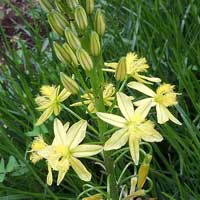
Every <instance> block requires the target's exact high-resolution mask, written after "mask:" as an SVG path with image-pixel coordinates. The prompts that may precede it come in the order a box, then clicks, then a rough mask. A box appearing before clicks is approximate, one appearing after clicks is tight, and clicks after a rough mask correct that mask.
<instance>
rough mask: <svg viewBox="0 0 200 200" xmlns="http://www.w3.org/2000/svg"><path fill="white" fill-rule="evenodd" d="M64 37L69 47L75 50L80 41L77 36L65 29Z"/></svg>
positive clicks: (78, 46)
mask: <svg viewBox="0 0 200 200" xmlns="http://www.w3.org/2000/svg"><path fill="white" fill-rule="evenodd" d="M65 37H66V39H67V42H68V43H69V45H70V47H71V48H72V49H73V50H74V51H75V50H76V49H78V48H80V47H81V42H80V40H79V38H78V37H77V36H76V35H75V34H74V33H73V32H72V31H71V30H70V29H69V28H66V29H65Z"/></svg>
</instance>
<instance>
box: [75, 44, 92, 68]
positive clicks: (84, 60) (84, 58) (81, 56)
mask: <svg viewBox="0 0 200 200" xmlns="http://www.w3.org/2000/svg"><path fill="white" fill-rule="evenodd" d="M76 56H77V58H78V61H79V62H80V64H81V66H82V67H83V69H84V70H85V71H90V70H92V69H93V62H92V59H91V57H90V56H89V54H88V53H87V51H85V50H84V49H83V48H79V49H78V50H77V51H76Z"/></svg>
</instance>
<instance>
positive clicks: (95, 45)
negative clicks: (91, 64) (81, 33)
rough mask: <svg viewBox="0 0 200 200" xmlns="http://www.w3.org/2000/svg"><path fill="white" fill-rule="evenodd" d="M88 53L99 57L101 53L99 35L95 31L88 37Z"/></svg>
mask: <svg viewBox="0 0 200 200" xmlns="http://www.w3.org/2000/svg"><path fill="white" fill-rule="evenodd" d="M90 51H91V54H92V55H93V56H99V54H100V52H101V45H100V41H99V35H98V34H97V33H96V32H95V31H92V33H91V36H90Z"/></svg>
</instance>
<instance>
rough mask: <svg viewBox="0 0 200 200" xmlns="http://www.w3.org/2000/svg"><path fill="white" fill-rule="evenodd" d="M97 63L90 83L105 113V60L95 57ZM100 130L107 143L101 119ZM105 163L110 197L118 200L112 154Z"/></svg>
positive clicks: (101, 138) (109, 154) (98, 108)
mask: <svg viewBox="0 0 200 200" xmlns="http://www.w3.org/2000/svg"><path fill="white" fill-rule="evenodd" d="M93 61H94V63H95V67H94V69H93V70H92V71H91V72H90V73H89V76H90V83H91V86H92V89H93V92H94V97H95V106H96V109H97V111H100V112H105V106H104V100H103V89H104V87H103V86H104V85H103V84H104V77H103V71H102V68H103V58H102V56H100V57H95V58H93ZM97 123H98V128H99V138H100V140H101V142H102V143H105V140H106V138H105V135H104V133H105V132H107V131H108V130H107V125H106V124H105V123H104V122H103V121H102V120H100V119H97ZM104 162H105V167H106V171H107V176H108V177H109V178H110V181H109V182H110V184H109V191H110V197H111V199H112V200H118V199H119V194H118V186H117V181H116V177H115V169H114V162H113V159H112V158H111V152H104Z"/></svg>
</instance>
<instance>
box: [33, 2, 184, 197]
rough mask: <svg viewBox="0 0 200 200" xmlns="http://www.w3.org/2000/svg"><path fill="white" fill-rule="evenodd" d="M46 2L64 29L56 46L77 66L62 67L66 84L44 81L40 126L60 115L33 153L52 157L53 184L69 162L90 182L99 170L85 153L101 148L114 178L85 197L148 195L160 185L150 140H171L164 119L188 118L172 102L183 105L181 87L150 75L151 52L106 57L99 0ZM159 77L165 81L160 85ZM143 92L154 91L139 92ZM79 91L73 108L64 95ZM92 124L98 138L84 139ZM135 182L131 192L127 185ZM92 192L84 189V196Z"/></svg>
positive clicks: (56, 27)
mask: <svg viewBox="0 0 200 200" xmlns="http://www.w3.org/2000/svg"><path fill="white" fill-rule="evenodd" d="M39 2H40V5H41V6H42V8H43V10H44V11H46V12H47V16H48V21H49V24H50V26H51V28H52V30H53V31H54V32H55V33H56V34H58V35H59V36H60V40H59V41H57V42H54V44H53V47H54V51H55V53H56V55H57V57H58V59H59V60H60V62H62V63H63V66H64V67H65V68H68V69H70V70H67V71H68V73H69V71H70V72H71V73H70V74H66V73H64V72H60V80H61V83H62V85H58V86H54V83H52V85H50V86H49V85H44V86H42V87H41V91H40V95H38V96H37V97H36V103H37V105H38V107H37V109H38V110H39V111H41V112H42V114H41V116H40V117H39V119H38V120H37V122H36V125H37V126H40V125H41V124H43V123H45V121H46V120H48V119H49V118H50V117H51V116H55V119H54V123H53V127H54V128H53V129H54V139H53V141H52V143H51V144H48V143H47V142H46V141H45V139H44V138H43V136H42V135H40V136H38V137H37V138H35V139H34V141H33V143H32V145H31V150H30V151H31V155H30V160H31V161H32V162H33V163H36V162H38V161H39V160H42V159H44V160H45V161H46V163H47V169H48V175H47V184H48V185H52V183H53V173H54V171H56V172H57V174H58V175H57V185H60V183H61V182H62V181H63V179H64V178H65V176H66V173H67V172H68V170H69V168H72V169H73V170H74V171H75V172H76V174H77V176H79V178H80V179H82V180H83V181H90V180H91V178H92V174H91V173H90V171H93V173H95V170H92V169H87V168H86V167H85V166H84V165H83V163H82V162H81V160H82V159H83V158H84V157H85V158H87V157H91V156H94V155H96V154H99V155H100V156H101V158H102V160H101V165H103V166H104V168H105V171H106V177H105V178H106V179H107V181H106V182H107V185H106V187H105V189H104V190H103V191H102V193H100V192H99V191H100V189H99V190H98V194H94V193H95V191H93V194H91V196H88V197H85V199H88V200H89V199H91V200H92V199H96V200H98V199H112V200H118V199H134V198H135V197H138V196H144V195H146V194H147V193H148V192H149V191H150V190H151V188H152V185H153V183H152V181H151V179H150V178H149V177H148V171H149V166H150V162H151V159H152V148H151V145H150V143H152V142H160V141H162V140H163V137H162V136H161V134H160V133H159V132H158V131H157V130H156V128H155V125H156V121H157V123H159V124H164V123H166V122H167V121H169V120H171V121H172V122H174V123H176V124H179V125H181V123H180V122H179V121H178V119H177V118H175V117H174V115H173V114H172V113H171V112H170V111H169V109H168V108H169V107H171V106H174V105H176V104H177V99H176V97H177V95H178V94H177V93H175V92H174V86H173V85H170V84H167V83H162V81H161V79H160V78H155V77H152V76H151V75H150V74H148V68H149V65H148V64H147V61H146V59H145V58H140V57H138V55H137V54H136V53H133V52H129V53H127V55H126V56H124V57H122V58H120V60H119V62H104V59H103V56H102V44H103V43H102V37H103V35H104V33H105V29H106V24H105V19H104V14H103V12H102V10H101V9H95V5H94V0H82V1H80V2H79V1H78V0H67V1H61V0H55V1H54V7H53V6H52V5H51V4H50V3H49V1H48V0H39ZM81 67H82V68H81ZM113 75H114V76H113ZM109 77H110V78H109ZM153 84H156V85H157V89H156V91H155V92H154V91H153V89H152V88H154V87H153ZM62 87H63V89H61V88H62ZM127 88H129V90H127ZM130 90H131V91H133V92H135V94H136V95H134V97H133V96H131V95H129V94H128V91H130ZM138 91H139V92H140V93H143V94H144V95H146V96H147V97H146V98H143V96H138V94H140V93H138ZM73 96H74V97H75V96H76V97H77V99H78V100H77V101H75V102H73V104H71V106H70V107H66V106H65V105H64V102H65V101H67V100H68V99H69V98H71V97H73ZM75 106H79V107H81V109H84V111H85V112H86V113H87V116H88V118H87V119H83V118H82V117H81V116H79V115H78V114H77V113H75V112H74V111H73V108H74V107H75ZM154 107H155V109H156V118H157V120H154V118H155V117H154V112H150V111H151V109H154ZM62 110H63V112H64V111H65V112H66V113H67V114H68V113H70V114H72V115H73V116H74V117H75V118H77V122H76V123H74V124H72V125H70V123H69V122H66V121H63V122H61V120H59V114H60V112H61V111H62ZM119 111H120V112H119ZM150 114H151V115H150ZM149 118H151V120H150V119H149ZM153 120H154V121H153ZM109 124H110V125H111V126H110V125H109ZM111 127H113V128H111ZM86 129H87V131H88V132H91V134H95V135H96V136H97V138H98V140H97V141H92V144H88V143H87V144H82V141H83V140H84V138H87V132H86ZM127 143H128V146H129V151H127V147H126V148H122V147H123V146H125V145H126V144H127ZM144 146H145V147H146V148H143V147H144ZM111 150H116V151H115V152H114V153H113V151H111ZM147 150H149V151H147ZM129 152H130V154H129ZM116 155H117V158H116ZM126 155H130V157H129V158H130V162H129V163H127V164H125V167H124V169H123V170H122V172H121V173H120V176H119V177H117V176H116V174H117V173H116V172H115V168H116V165H117V164H118V161H119V160H120V159H121V157H122V156H126ZM113 158H115V160H113ZM130 165H132V166H133V169H134V172H135V173H134V174H133V175H132V176H130V177H129V179H126V182H124V180H123V181H122V178H123V175H124V174H125V172H126V170H128V167H129V166H130ZM138 165H139V169H138V170H137V168H138ZM127 181H129V184H128V187H129V192H127V189H126V187H124V185H126V184H127ZM146 182H147V183H148V184H146V185H145V183H146ZM148 186H149V187H148ZM106 188H107V191H105V190H106ZM86 194H88V193H84V192H83V193H82V194H81V195H79V197H77V198H82V195H83V196H84V195H85V196H87V195H86Z"/></svg>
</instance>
